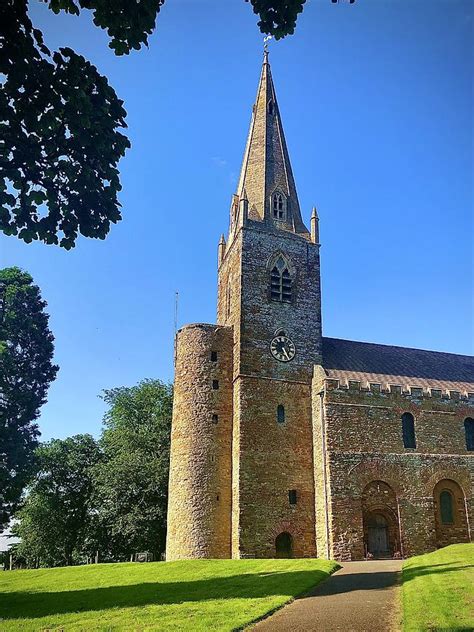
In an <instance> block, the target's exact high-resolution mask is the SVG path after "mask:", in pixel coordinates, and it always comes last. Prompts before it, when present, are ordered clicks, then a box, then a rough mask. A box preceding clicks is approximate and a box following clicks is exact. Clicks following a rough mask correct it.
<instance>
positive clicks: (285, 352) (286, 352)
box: [283, 347, 290, 360]
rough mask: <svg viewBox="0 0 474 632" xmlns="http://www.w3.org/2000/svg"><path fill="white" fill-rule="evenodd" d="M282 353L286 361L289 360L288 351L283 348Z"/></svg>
mask: <svg viewBox="0 0 474 632" xmlns="http://www.w3.org/2000/svg"><path fill="white" fill-rule="evenodd" d="M283 353H284V354H285V357H286V359H287V360H289V359H290V356H289V355H288V351H287V350H286V349H285V347H283Z"/></svg>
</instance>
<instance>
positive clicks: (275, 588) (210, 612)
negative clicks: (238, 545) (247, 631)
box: [0, 559, 337, 632]
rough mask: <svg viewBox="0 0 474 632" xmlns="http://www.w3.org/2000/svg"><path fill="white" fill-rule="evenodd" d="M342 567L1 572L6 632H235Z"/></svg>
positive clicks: (237, 563)
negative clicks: (228, 631)
mask: <svg viewBox="0 0 474 632" xmlns="http://www.w3.org/2000/svg"><path fill="white" fill-rule="evenodd" d="M336 568H337V564H336V563H334V562H327V561H323V560H315V559H301V560H193V561H180V562H155V563H148V564H133V563H126V564H125V563H124V564H99V565H91V566H76V567H71V568H51V569H39V570H25V571H13V572H2V573H0V630H1V631H2V632H4V631H5V632H6V631H8V630H21V631H22V632H23V631H27V630H45V629H48V630H51V629H52V630H56V629H61V630H65V631H66V632H69V630H136V631H138V630H140V631H144V630H189V631H192V632H195V631H198V630H206V631H207V630H233V629H235V628H240V627H242V626H245V625H246V624H248V623H250V622H252V621H254V620H256V619H258V618H261V617H263V616H264V615H265V614H266V613H268V612H271V611H272V610H275V609H277V608H279V607H280V606H282V605H283V604H284V603H286V602H287V601H289V600H291V599H292V598H293V597H294V596H296V595H298V594H301V593H304V592H306V591H307V590H309V589H310V588H311V587H312V586H315V585H316V584H318V583H319V582H320V581H322V580H323V579H326V578H327V577H328V576H329V574H330V573H331V572H333V571H334V570H335V569H336Z"/></svg>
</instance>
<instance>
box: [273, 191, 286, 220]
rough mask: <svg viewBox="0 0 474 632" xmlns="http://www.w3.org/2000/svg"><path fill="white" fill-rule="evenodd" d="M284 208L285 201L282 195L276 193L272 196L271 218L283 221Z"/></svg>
mask: <svg viewBox="0 0 474 632" xmlns="http://www.w3.org/2000/svg"><path fill="white" fill-rule="evenodd" d="M285 206H286V200H285V196H284V195H283V193H279V192H278V191H277V192H276V193H274V194H273V195H272V209H273V217H274V218H275V219H279V220H284V219H285V210H286V209H285Z"/></svg>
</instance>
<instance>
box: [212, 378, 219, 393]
mask: <svg viewBox="0 0 474 632" xmlns="http://www.w3.org/2000/svg"><path fill="white" fill-rule="evenodd" d="M212 388H213V390H214V391H217V389H218V388H219V380H212Z"/></svg>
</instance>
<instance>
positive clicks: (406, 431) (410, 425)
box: [402, 413, 416, 448]
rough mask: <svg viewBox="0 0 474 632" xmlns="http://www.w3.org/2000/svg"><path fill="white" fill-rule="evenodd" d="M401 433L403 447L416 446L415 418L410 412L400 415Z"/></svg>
mask: <svg viewBox="0 0 474 632" xmlns="http://www.w3.org/2000/svg"><path fill="white" fill-rule="evenodd" d="M402 433H403V445H404V446H405V448H416V438H415V418H414V417H413V415H412V414H411V413H403V415H402Z"/></svg>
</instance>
